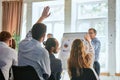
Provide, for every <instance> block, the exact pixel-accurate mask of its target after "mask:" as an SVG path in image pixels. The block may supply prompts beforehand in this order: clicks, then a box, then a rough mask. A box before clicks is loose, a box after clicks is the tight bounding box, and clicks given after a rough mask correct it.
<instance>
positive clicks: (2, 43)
mask: <svg viewBox="0 0 120 80" xmlns="http://www.w3.org/2000/svg"><path fill="white" fill-rule="evenodd" d="M0 45H4V46H7V47H8V45H7V44H6V43H5V42H2V41H0Z"/></svg>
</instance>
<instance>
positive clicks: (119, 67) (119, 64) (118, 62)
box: [116, 0, 120, 73]
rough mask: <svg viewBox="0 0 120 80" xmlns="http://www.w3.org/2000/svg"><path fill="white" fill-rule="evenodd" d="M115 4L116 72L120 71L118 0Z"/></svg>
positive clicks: (119, 3)
mask: <svg viewBox="0 0 120 80" xmlns="http://www.w3.org/2000/svg"><path fill="white" fill-rule="evenodd" d="M116 4H117V5H116V16H117V17H116V18H117V20H116V73H120V10H119V9H120V6H119V5H120V1H119V0H117V2H116Z"/></svg>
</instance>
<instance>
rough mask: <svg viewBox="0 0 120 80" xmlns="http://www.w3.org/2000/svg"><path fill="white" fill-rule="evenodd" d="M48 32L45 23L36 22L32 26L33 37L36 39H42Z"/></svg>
mask: <svg viewBox="0 0 120 80" xmlns="http://www.w3.org/2000/svg"><path fill="white" fill-rule="evenodd" d="M45 34H46V25H45V24H43V23H36V24H34V25H33V28H32V37H33V39H35V40H38V41H39V40H40V39H41V38H42V37H45Z"/></svg>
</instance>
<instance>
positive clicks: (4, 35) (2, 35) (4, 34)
mask: <svg viewBox="0 0 120 80" xmlns="http://www.w3.org/2000/svg"><path fill="white" fill-rule="evenodd" d="M10 38H12V35H11V34H10V33H9V32H7V31H2V32H1V33H0V41H3V42H5V41H7V40H9V39H10Z"/></svg>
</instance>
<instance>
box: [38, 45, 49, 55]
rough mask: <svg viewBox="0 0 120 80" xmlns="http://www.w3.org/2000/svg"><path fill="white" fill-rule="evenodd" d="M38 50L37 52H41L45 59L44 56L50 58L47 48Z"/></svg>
mask: <svg viewBox="0 0 120 80" xmlns="http://www.w3.org/2000/svg"><path fill="white" fill-rule="evenodd" d="M36 50H37V51H38V52H40V53H41V55H42V56H43V57H44V56H49V53H48V51H47V50H46V49H45V48H43V47H37V48H36Z"/></svg>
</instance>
